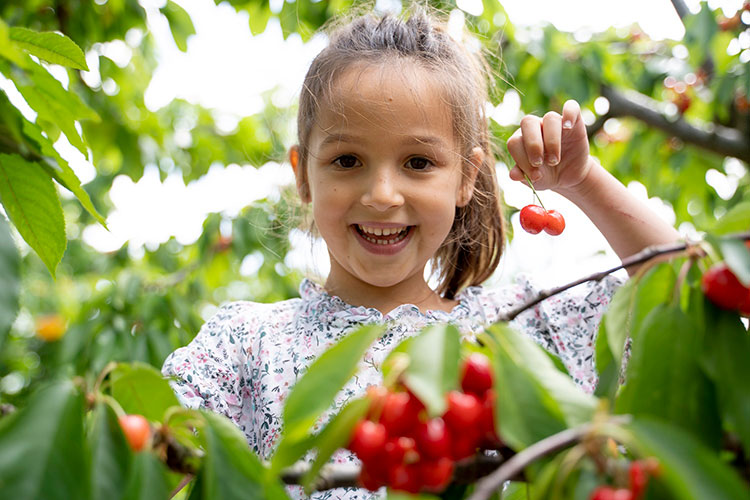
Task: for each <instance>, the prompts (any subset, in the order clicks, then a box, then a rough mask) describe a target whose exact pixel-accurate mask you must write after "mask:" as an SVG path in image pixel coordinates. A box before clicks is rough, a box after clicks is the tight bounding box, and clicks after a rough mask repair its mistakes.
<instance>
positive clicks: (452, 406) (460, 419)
mask: <svg viewBox="0 0 750 500" xmlns="http://www.w3.org/2000/svg"><path fill="white" fill-rule="evenodd" d="M447 399H448V409H447V410H446V412H445V414H444V415H443V420H445V423H446V424H448V427H450V428H451V430H452V431H454V432H463V430H464V429H466V428H467V427H474V426H476V425H478V424H479V423H480V421H481V418H482V401H481V400H480V399H479V398H478V397H477V396H476V395H475V394H471V393H468V394H467V393H463V392H459V391H450V392H449V393H448V396H447Z"/></svg>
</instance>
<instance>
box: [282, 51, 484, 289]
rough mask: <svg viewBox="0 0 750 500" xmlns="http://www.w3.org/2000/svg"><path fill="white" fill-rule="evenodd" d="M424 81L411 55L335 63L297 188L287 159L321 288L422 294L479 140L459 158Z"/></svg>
mask: <svg viewBox="0 0 750 500" xmlns="http://www.w3.org/2000/svg"><path fill="white" fill-rule="evenodd" d="M433 80H434V75H431V74H430V73H429V71H427V70H425V69H421V68H419V67H417V66H416V65H413V64H412V65H409V64H393V65H382V66H381V65H367V66H357V67H355V68H351V69H349V70H348V71H346V72H344V73H343V74H342V75H341V76H340V77H339V78H338V79H337V80H336V81H335V82H334V86H333V88H332V91H331V95H330V100H329V101H328V103H329V105H327V106H322V109H321V111H320V113H319V115H318V116H317V117H316V118H317V121H316V127H315V128H314V129H313V130H312V132H311V135H310V141H309V155H308V158H307V165H306V167H307V170H306V174H307V187H305V186H303V185H302V184H303V177H302V176H301V175H300V174H301V169H298V168H296V167H295V173H296V174H297V181H298V187H300V188H301V189H300V195H301V196H302V198H303V201H305V202H310V203H312V209H313V217H314V220H315V224H316V226H317V228H318V230H319V231H320V234H321V236H322V237H323V239H324V240H325V242H326V244H327V246H328V251H329V254H330V257H331V272H330V275H329V277H328V281H327V282H326V288H328V290H329V291H333V292H335V293H336V294H338V295H340V296H342V297H343V298H344V299H347V293H348V292H351V293H350V296H351V297H356V296H358V295H357V292H360V293H362V295H360V296H367V295H366V293H363V292H367V290H369V293H372V288H373V287H377V288H378V289H388V292H389V293H393V292H399V293H396V294H395V295H393V296H394V297H402V296H404V295H406V296H408V295H409V294H411V295H414V294H420V293H421V294H423V293H424V292H425V291H426V290H427V285H426V283H425V281H424V278H423V275H424V268H425V265H426V263H427V262H428V261H429V260H430V258H431V257H432V256H433V255H434V254H435V252H436V251H437V249H438V248H439V247H440V245H441V244H442V243H443V241H444V240H445V238H446V236H447V235H448V233H449V231H450V229H451V226H452V225H453V219H454V217H455V210H456V207H457V206H462V205H465V204H466V203H468V201H469V199H470V197H471V192H472V189H473V182H474V178H475V175H471V173H473V172H475V171H476V169H475V168H464V165H467V164H468V163H467V161H470V162H471V164H473V165H479V163H480V162H481V149H479V148H477V149H475V150H474V152H473V153H472V158H468V159H463V158H462V157H461V155H460V152H459V148H458V145H457V144H456V140H455V137H454V131H453V124H452V120H451V113H450V108H449V107H448V105H446V104H445V103H444V99H443V96H442V93H441V92H440V88H439V86H438V85H437V84H435V83H433ZM292 156H294V153H293V155H292ZM294 163H295V162H294V161H293V164H294ZM394 287H396V288H394ZM357 288H358V290H357ZM351 297H350V298H351ZM402 300H408V299H405V298H404V299H402ZM355 301H356V300H353V302H355ZM412 303H416V302H412Z"/></svg>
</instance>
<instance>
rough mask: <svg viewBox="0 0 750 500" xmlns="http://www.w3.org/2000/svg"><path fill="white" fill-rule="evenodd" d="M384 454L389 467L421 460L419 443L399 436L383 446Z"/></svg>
mask: <svg viewBox="0 0 750 500" xmlns="http://www.w3.org/2000/svg"><path fill="white" fill-rule="evenodd" d="M383 454H384V457H385V461H386V463H387V464H388V465H389V466H392V465H397V464H404V463H406V464H411V463H414V462H417V461H418V460H419V452H418V451H417V443H416V441H414V439H412V438H410V437H407V436H398V437H394V438H391V439H389V440H388V441H386V443H385V445H384V446H383Z"/></svg>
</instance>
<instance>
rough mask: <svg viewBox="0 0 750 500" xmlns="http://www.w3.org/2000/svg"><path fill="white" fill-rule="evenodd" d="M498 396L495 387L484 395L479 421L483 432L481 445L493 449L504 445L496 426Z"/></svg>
mask: <svg viewBox="0 0 750 500" xmlns="http://www.w3.org/2000/svg"><path fill="white" fill-rule="evenodd" d="M496 398H497V396H496V394H495V390H494V389H490V390H489V391H487V393H486V394H485V395H484V400H483V401H482V418H481V420H480V422H479V429H480V430H481V433H482V442H481V445H482V447H484V448H487V449H491V450H497V449H499V448H500V447H501V446H502V445H503V442H502V440H501V439H500V437H499V436H498V433H497V429H496V426H495V401H496Z"/></svg>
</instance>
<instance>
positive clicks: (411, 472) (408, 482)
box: [388, 464, 422, 493]
mask: <svg viewBox="0 0 750 500" xmlns="http://www.w3.org/2000/svg"><path fill="white" fill-rule="evenodd" d="M421 483H422V481H421V478H420V475H419V466H417V465H403V464H399V465H396V466H394V467H392V468H391V470H390V471H388V486H390V487H391V488H393V489H394V490H401V491H406V492H407V493H419V489H420V487H421Z"/></svg>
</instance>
